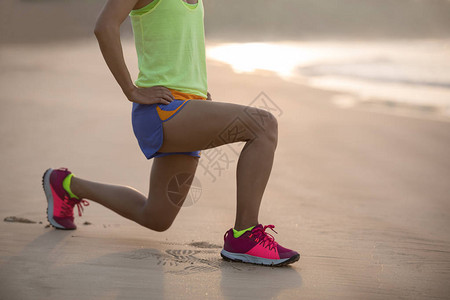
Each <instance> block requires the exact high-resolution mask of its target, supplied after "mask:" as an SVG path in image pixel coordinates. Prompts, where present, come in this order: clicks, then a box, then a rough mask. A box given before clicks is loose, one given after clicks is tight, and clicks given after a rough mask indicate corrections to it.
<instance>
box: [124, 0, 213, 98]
mask: <svg viewBox="0 0 450 300" xmlns="http://www.w3.org/2000/svg"><path fill="white" fill-rule="evenodd" d="M130 17H131V22H132V25H133V33H134V39H135V44H136V51H137V56H138V65H139V76H138V79H137V80H136V82H135V84H136V85H137V86H139V87H150V86H155V85H162V86H165V87H167V88H169V89H174V90H178V91H180V92H183V93H189V94H194V95H199V96H201V97H206V96H207V95H206V94H207V90H208V86H207V79H206V57H205V33H204V24H203V17H204V10H203V2H202V0H198V4H197V5H192V4H191V5H190V4H188V3H186V2H184V1H183V0H154V1H153V2H151V3H150V4H149V5H147V6H145V7H143V8H141V9H138V10H133V11H131V13H130Z"/></svg>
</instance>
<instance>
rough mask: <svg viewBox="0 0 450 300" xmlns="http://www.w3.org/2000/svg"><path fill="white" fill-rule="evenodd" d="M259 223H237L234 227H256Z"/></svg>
mask: <svg viewBox="0 0 450 300" xmlns="http://www.w3.org/2000/svg"><path fill="white" fill-rule="evenodd" d="M258 224H259V223H258V222H246V223H235V225H234V227H233V229H234V230H236V231H241V230H245V229H247V228H250V227H254V226H256V225H258Z"/></svg>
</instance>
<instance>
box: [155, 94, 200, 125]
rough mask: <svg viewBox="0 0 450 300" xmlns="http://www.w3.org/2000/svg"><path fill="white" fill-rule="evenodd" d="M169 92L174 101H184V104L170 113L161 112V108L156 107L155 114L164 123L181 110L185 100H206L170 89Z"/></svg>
mask: <svg viewBox="0 0 450 300" xmlns="http://www.w3.org/2000/svg"><path fill="white" fill-rule="evenodd" d="M169 90H170V92H171V93H172V95H173V97H174V98H175V99H178V100H184V103H183V104H181V105H180V106H178V107H177V108H176V109H174V110H171V111H167V110H162V109H161V108H159V106H157V107H156V112H157V113H158V115H159V118H160V119H161V121H165V120H167V119H169V118H170V117H172V116H173V115H174V114H175V113H176V112H177V111H178V110H179V109H180V108H182V107H183V106H184V105H185V104H186V102H187V100H194V99H195V100H206V98H204V97H201V96H198V95H194V94H188V93H183V92H180V91H177V90H172V89H169Z"/></svg>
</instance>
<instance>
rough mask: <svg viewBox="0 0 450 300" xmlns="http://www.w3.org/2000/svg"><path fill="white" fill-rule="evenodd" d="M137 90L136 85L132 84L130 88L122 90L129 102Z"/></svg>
mask: <svg viewBox="0 0 450 300" xmlns="http://www.w3.org/2000/svg"><path fill="white" fill-rule="evenodd" d="M136 89H137V87H136V86H135V85H134V84H131V85H130V86H127V87H124V88H122V91H123V93H124V94H125V96H126V97H127V98H128V100H130V101H131V99H130V98H132V94H133V92H134V91H135V90H136Z"/></svg>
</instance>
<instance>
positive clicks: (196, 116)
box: [159, 100, 278, 230]
mask: <svg viewBox="0 0 450 300" xmlns="http://www.w3.org/2000/svg"><path fill="white" fill-rule="evenodd" d="M163 127H164V143H163V146H162V147H161V149H160V150H159V152H175V151H182V152H184V151H195V150H199V149H208V148H213V147H217V146H220V145H223V144H228V143H233V142H238V141H245V142H246V144H245V146H244V148H243V149H242V152H241V154H240V156H239V161H238V165H237V171H236V176H237V179H236V180H237V210H236V221H235V226H234V228H235V229H236V230H242V229H246V228H248V227H251V226H254V225H257V224H258V223H259V221H258V213H259V207H260V203H261V199H262V196H263V193H264V190H265V188H266V185H267V181H268V179H269V176H270V172H271V170H272V163H273V157H274V152H275V148H276V145H277V137H278V127H277V121H276V119H275V117H274V116H273V115H272V114H270V113H268V112H267V111H264V110H260V109H256V108H252V107H247V106H242V105H237V104H230V103H221V102H210V101H200V100H193V101H190V102H189V103H187V104H186V106H185V107H184V108H183V110H182V111H180V112H179V113H178V114H177V115H176V116H175V117H173V118H172V119H170V120H168V121H167V122H165V123H164V125H163Z"/></svg>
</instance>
